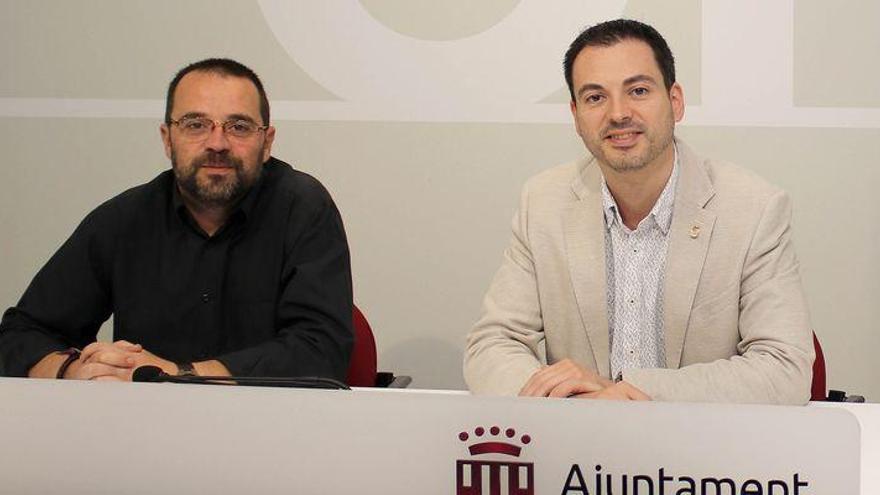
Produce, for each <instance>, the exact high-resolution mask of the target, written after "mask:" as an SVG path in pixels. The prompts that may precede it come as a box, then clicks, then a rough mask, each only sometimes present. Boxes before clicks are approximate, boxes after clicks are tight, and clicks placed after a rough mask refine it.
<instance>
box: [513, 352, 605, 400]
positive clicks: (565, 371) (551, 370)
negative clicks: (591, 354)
mask: <svg viewBox="0 0 880 495" xmlns="http://www.w3.org/2000/svg"><path fill="white" fill-rule="evenodd" d="M611 385H614V382H612V381H611V380H609V379H607V378H603V377H602V376H600V375H599V374H598V373H596V372H595V371H593V370H591V369H588V368H585V367H583V366H581V365H579V364H577V363H576V362H574V361H572V360H571V359H568V358H566V359H563V360H562V361H559V362H556V363H553V364H552V365H550V366H545V367H544V368H541V369H540V370H538V371H536V372H535V374H534V375H532V377H531V378H529V381H527V382H526V384H525V385H524V386H523V388H522V390H520V392H519V395H520V396H523V397H569V396H572V395H576V394H583V393H591V392H598V391H600V390H603V389H605V388H606V387H610V386H611Z"/></svg>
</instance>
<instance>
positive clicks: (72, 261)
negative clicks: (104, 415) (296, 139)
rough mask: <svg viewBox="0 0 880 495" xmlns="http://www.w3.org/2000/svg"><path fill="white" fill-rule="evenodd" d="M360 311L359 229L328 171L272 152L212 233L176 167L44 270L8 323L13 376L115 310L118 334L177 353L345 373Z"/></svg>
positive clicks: (91, 333)
mask: <svg viewBox="0 0 880 495" xmlns="http://www.w3.org/2000/svg"><path fill="white" fill-rule="evenodd" d="M351 311H352V294H351V267H350V261H349V252H348V244H347V242H346V238H345V231H344V229H343V226H342V220H341V218H340V216H339V212H338V211H337V209H336V205H335V204H334V203H333V200H332V199H331V198H330V195H329V193H328V192H327V191H326V190H325V189H324V187H323V186H321V184H320V183H319V182H318V181H317V180H316V179H314V178H313V177H311V176H309V175H307V174H304V173H302V172H298V171H295V170H293V169H292V168H291V167H290V166H289V165H287V164H286V163H284V162H281V161H279V160H276V159H275V158H271V159H270V160H269V161H267V162H266V163H265V164H264V166H263V173H262V175H261V177H260V179H259V180H258V182H257V183H256V184H255V185H254V187H253V188H252V189H251V190H250V191H249V192H248V193H247V195H246V196H245V197H244V198H243V199H242V200H241V201H240V202H239V205H238V206H237V208H236V209H235V211H234V212H233V214H232V215H231V216H230V218H229V220H228V221H227V222H226V224H225V225H224V226H223V227H222V228H221V229H220V230H219V231H217V232H216V233H215V235H214V236H211V237H209V236H207V235H206V234H205V233H204V232H203V231H202V230H201V229H200V228H199V227H198V225H197V224H196V223H195V221H194V220H193V219H192V217H191V216H190V215H189V212H188V210H187V209H186V208H185V206H184V205H183V203H182V202H181V200H180V197H179V193H178V192H177V188H176V186H175V182H174V175H173V173H172V171H171V170H168V171H165V172H163V173H162V174H160V175H159V176H158V177H156V178H155V179H154V180H152V181H150V182H149V183H147V184H144V185H141V186H138V187H135V188H133V189H130V190H128V191H126V192H124V193H122V194H120V195H119V196H117V197H115V198H113V199H111V200H110V201H107V202H106V203H104V204H102V205H101V206H99V207H98V208H97V209H95V210H94V211H93V212H91V213H90V214H89V215H88V216H87V217H86V218H85V220H83V222H82V223H81V224H80V225H79V227H78V228H77V229H76V231H75V232H74V233H73V235H72V236H71V237H70V239H68V240H67V242H65V243H64V245H63V246H61V248H60V249H59V250H58V252H57V253H55V255H54V256H52V258H51V259H50V260H49V262H48V263H47V264H46V266H44V267H43V269H42V270H40V272H39V273H37V275H36V277H34V280H33V281H32V282H31V284H30V286H29V287H28V289H27V290H26V291H25V293H24V295H23V296H22V298H21V300H20V301H19V303H18V305H17V306H15V307H13V308H10V309H9V310H7V311H6V313H5V314H4V315H3V320H2V322H0V374H2V375H7V376H27V372H28V370H29V369H30V368H31V367H32V366H33V365H34V364H36V363H37V362H38V361H39V360H40V359H42V358H43V357H44V356H46V355H47V354H49V353H50V352H53V351H57V350H62V349H66V348H68V347H78V348H82V347H84V346H85V345H87V344H88V343H90V342H93V341H94V340H95V336H96V334H97V332H98V329H99V327H100V326H101V324H102V323H103V322H104V321H105V320H106V319H107V318H108V317H109V316H110V315H111V314H112V315H113V338H114V340H128V341H130V342H134V343H139V344H142V345H143V346H144V348H145V349H147V350H149V351H150V352H153V353H154V354H156V355H158V356H160V357H163V358H165V359H169V360H172V361H176V362H181V361H202V360H205V359H217V360H219V361H220V362H221V363H223V364H224V365H225V366H226V367H227V368H228V369H229V371H230V372H231V373H232V375H238V376H324V377H332V378H336V379H339V380H344V379H345V376H346V372H347V368H348V361H349V355H350V352H351V345H352V342H353V337H352V330H351Z"/></svg>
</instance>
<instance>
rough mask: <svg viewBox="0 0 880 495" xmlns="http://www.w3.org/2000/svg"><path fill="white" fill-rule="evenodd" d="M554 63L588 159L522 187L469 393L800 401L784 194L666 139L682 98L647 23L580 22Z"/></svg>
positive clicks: (801, 373)
mask: <svg viewBox="0 0 880 495" xmlns="http://www.w3.org/2000/svg"><path fill="white" fill-rule="evenodd" d="M565 69H566V80H567V82H568V86H569V90H570V92H571V97H572V102H571V111H572V115H573V118H574V122H575V127H576V129H577V132H578V134H579V135H580V136H581V138H582V139H583V141H584V143H585V145H586V147H587V149H588V150H589V151H590V154H591V156H590V157H588V158H585V159H583V160H579V161H577V162H574V163H569V164H565V165H561V166H558V167H555V168H552V169H550V170H547V171H545V172H543V173H541V174H539V175H537V176H535V177H533V178H532V179H530V180H529V181H528V182H527V183H526V185H525V187H524V188H523V192H522V196H521V200H520V206H519V211H518V212H517V214H516V216H515V218H514V221H513V238H512V242H511V245H510V247H509V248H508V249H507V250H506V252H505V254H504V259H503V262H502V265H501V268H500V269H499V270H498V272H497V274H496V275H495V278H494V280H493V282H492V285H491V286H490V288H489V291H488V293H487V295H486V298H485V300H484V304H483V314H482V317H481V318H480V319H479V321H478V322H477V324H476V326H475V327H474V329H473V330H472V331H471V333H470V335H469V337H468V342H467V350H466V355H465V364H464V372H465V378H466V380H467V383H468V385H469V387H470V388H471V390H473V391H474V392H476V393H489V394H506V395H515V394H519V395H528V396H552V397H593V398H609V399H635V400H647V399H654V400H674V401H721V402H756V403H779V404H803V403H805V402H806V401H807V400H808V399H809V391H810V380H811V376H812V374H811V371H812V369H811V368H812V362H813V357H814V356H813V348H812V340H811V332H810V323H809V317H808V314H807V308H806V303H805V298H804V295H803V290H802V287H801V281H800V275H799V273H798V262H797V259H796V256H795V253H794V247H793V245H792V239H791V227H790V221H791V205H790V201H789V199H788V197H787V196H786V194H785V193H784V192H783V191H781V190H780V189H778V188H776V187H774V186H772V185H770V184H768V183H766V182H765V181H763V180H762V179H760V178H759V177H757V176H756V175H755V174H753V173H751V172H749V171H747V170H745V169H742V168H739V167H737V166H735V165H731V164H728V163H723V162H719V161H715V160H710V159H706V158H703V157H700V156H699V155H697V154H696V153H695V152H694V151H692V150H691V149H690V148H689V147H688V146H687V145H685V144H684V143H683V142H681V141H680V140H676V139H674V137H673V129H674V126H675V123H676V122H678V121H680V120H681V118H682V117H683V114H684V96H683V91H682V88H681V86H680V85H679V84H678V83H676V82H675V72H674V63H673V58H672V54H671V52H670V50H669V47H668V46H667V45H666V42H665V41H664V40H663V38H662V37H661V36H660V35H659V33H657V32H656V31H655V30H654V29H653V28H651V27H650V26H647V25H644V24H641V23H638V22H636V21H626V20H618V21H610V22H607V23H603V24H600V25H597V26H593V27H592V28H589V29H587V30H586V31H584V32H583V33H581V35H580V36H578V38H577V39H575V41H574V42H573V43H572V45H571V47H570V48H569V51H568V53H567V54H566V63H565ZM644 239H648V240H647V241H644V242H645V243H643V244H640V243H641V242H643V241H642V240H644ZM642 248H645V249H646V250H649V252H644V251H641V250H642ZM652 273H654V274H656V276H652V275H651V274H652ZM631 296H632V297H631ZM634 308H635V309H634ZM615 341H617V342H615ZM542 343H543V344H545V349H542V346H541V344H542ZM615 345H617V347H615ZM544 352H545V353H546V359H542V357H541V355H542V354H543V353H544ZM544 361H546V363H547V364H544ZM634 363H635V364H634ZM644 363H648V364H644ZM613 371H614V372H613Z"/></svg>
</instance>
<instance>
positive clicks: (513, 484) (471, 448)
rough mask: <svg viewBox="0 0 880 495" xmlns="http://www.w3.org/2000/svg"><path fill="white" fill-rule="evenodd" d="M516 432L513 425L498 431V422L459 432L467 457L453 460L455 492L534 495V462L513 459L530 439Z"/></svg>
mask: <svg viewBox="0 0 880 495" xmlns="http://www.w3.org/2000/svg"><path fill="white" fill-rule="evenodd" d="M516 436H517V433H516V430H514V429H513V428H507V429H505V430H503V431H502V430H501V428H499V427H498V426H492V427H491V428H489V429H488V431H487V430H486V429H485V428H483V427H482V426H478V427H476V428H474V430H473V432H471V433H468V432H466V431H463V432H461V433H459V434H458V439H459V440H461V441H462V442H465V443H466V444H467V445H468V447H467V450H468V453H469V454H470V455H471V458H470V459H463V460H458V461H456V466H455V493H456V495H534V494H535V488H534V487H535V471H534V464H533V463H531V462H517V461H516V460H515V459H517V458H519V456H520V454H521V453H522V449H523V447H524V446H526V445H528V444H529V443H531V441H532V439H531V437H530V436H529V435H521V436H520V437H519V438H516Z"/></svg>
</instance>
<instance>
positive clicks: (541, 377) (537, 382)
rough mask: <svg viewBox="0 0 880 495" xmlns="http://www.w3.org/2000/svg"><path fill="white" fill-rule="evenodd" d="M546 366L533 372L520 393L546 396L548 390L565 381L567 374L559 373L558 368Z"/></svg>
mask: <svg viewBox="0 0 880 495" xmlns="http://www.w3.org/2000/svg"><path fill="white" fill-rule="evenodd" d="M554 366H555V365H553V366H547V367H545V368H542V369H541V370H539V371H537V372H535V374H534V375H532V377H531V378H530V379H529V381H528V382H526V385H525V386H524V387H523V389H522V390H521V391H520V395H523V396H526V397H547V394H548V393H550V391H551V390H552V389H553V388H554V387H556V386H557V385H559V384H560V383H562V382H563V381H565V380H566V379H567V378H568V376H567V375H565V374H563V373H560V371H559V368H554Z"/></svg>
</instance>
